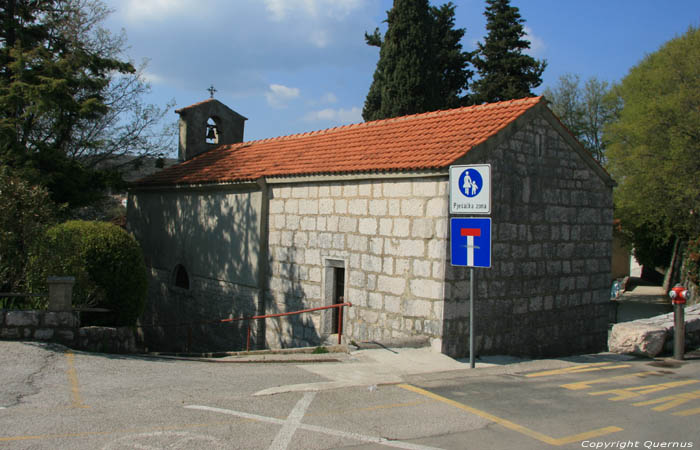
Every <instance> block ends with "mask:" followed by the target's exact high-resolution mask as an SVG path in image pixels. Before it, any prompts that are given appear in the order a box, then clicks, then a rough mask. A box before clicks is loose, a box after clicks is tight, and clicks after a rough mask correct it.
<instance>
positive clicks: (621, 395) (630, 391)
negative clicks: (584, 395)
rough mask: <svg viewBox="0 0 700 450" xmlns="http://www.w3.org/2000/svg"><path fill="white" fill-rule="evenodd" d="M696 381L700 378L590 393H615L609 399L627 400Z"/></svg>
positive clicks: (615, 400) (614, 400) (698, 381)
mask: <svg viewBox="0 0 700 450" xmlns="http://www.w3.org/2000/svg"><path fill="white" fill-rule="evenodd" d="M694 383H700V380H686V381H673V382H670V383H661V384H649V385H646V386H636V387H631V388H625V389H610V390H607V391H598V392H589V393H588V395H606V394H615V395H616V396H615V397H610V398H609V399H608V400H610V401H613V402H617V401H620V400H627V399H629V398H634V397H639V396H640V395H645V394H651V393H654V392H659V391H665V390H666V389H671V388H674V387H678V386H686V385H689V384H694Z"/></svg>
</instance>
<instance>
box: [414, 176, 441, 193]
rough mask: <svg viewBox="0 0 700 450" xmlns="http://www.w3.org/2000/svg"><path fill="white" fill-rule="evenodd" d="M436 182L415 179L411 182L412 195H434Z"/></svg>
mask: <svg viewBox="0 0 700 450" xmlns="http://www.w3.org/2000/svg"><path fill="white" fill-rule="evenodd" d="M436 194H437V183H436V182H435V181H433V180H416V181H414V182H413V195H414V196H416V197H434V196H435V195H436Z"/></svg>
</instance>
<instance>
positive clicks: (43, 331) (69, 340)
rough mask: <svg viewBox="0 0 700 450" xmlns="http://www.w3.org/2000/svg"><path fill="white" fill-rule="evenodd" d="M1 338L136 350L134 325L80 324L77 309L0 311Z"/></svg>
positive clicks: (111, 350) (105, 349)
mask: <svg viewBox="0 0 700 450" xmlns="http://www.w3.org/2000/svg"><path fill="white" fill-rule="evenodd" d="M0 339H12V340H30V341H49V342H58V343H60V344H63V345H66V346H68V347H71V348H75V349H79V350H88V351H99V352H105V353H135V352H137V350H138V348H137V344H136V336H135V333H134V331H133V328H131V327H119V328H109V327H83V328H81V327H80V313H79V312H77V311H10V310H0Z"/></svg>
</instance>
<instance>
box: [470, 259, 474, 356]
mask: <svg viewBox="0 0 700 450" xmlns="http://www.w3.org/2000/svg"><path fill="white" fill-rule="evenodd" d="M469 367H471V368H472V369H473V368H474V268H473V267H471V268H470V269H469Z"/></svg>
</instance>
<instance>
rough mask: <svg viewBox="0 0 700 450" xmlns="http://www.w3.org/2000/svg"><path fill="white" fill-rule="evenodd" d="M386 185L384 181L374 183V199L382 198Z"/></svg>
mask: <svg viewBox="0 0 700 450" xmlns="http://www.w3.org/2000/svg"><path fill="white" fill-rule="evenodd" d="M383 187H384V183H383V182H382V181H377V182H374V183H372V197H374V198H379V197H381V196H382V188H383Z"/></svg>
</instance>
